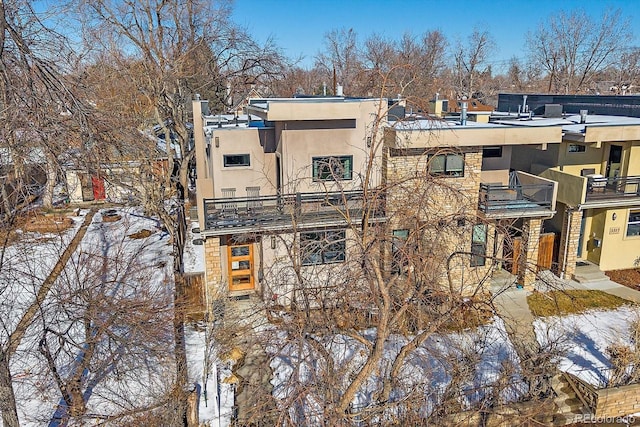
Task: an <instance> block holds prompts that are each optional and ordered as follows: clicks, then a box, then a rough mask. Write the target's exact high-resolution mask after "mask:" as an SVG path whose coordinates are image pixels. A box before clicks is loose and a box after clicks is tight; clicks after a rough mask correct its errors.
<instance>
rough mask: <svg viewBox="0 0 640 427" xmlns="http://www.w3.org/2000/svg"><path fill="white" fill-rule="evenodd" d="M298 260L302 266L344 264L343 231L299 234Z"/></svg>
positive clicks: (344, 238)
mask: <svg viewBox="0 0 640 427" xmlns="http://www.w3.org/2000/svg"><path fill="white" fill-rule="evenodd" d="M300 260H301V263H302V265H303V266H310V265H321V264H337V263H342V262H345V260H346V233H345V230H319V231H305V232H301V233H300Z"/></svg>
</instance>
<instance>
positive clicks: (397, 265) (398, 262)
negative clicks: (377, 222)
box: [391, 229, 409, 274]
mask: <svg viewBox="0 0 640 427" xmlns="http://www.w3.org/2000/svg"><path fill="white" fill-rule="evenodd" d="M408 239H409V230H406V229H402V230H393V240H392V241H391V256H392V259H391V272H392V273H395V274H398V273H404V272H405V271H406V269H407V266H408V265H409V258H408V253H407V252H408V249H409V248H408V247H407V240H408Z"/></svg>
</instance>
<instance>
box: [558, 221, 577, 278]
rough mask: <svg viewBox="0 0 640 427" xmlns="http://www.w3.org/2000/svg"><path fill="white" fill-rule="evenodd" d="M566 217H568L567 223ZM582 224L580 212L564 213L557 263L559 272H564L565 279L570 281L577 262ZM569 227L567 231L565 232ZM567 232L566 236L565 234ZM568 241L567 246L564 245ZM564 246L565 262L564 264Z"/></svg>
mask: <svg viewBox="0 0 640 427" xmlns="http://www.w3.org/2000/svg"><path fill="white" fill-rule="evenodd" d="M566 215H569V221H567V217H566ZM581 222H582V211H566V212H565V216H564V219H563V221H562V234H561V235H560V236H561V237H560V250H559V255H558V262H559V263H560V271H561V272H564V274H565V275H564V277H565V278H566V279H571V278H572V277H573V275H574V274H575V272H576V262H577V260H578V245H579V244H580V225H581ZM567 225H569V230H567ZM567 231H568V234H567ZM567 239H568V244H567V243H565V242H566V241H567ZM565 246H566V251H567V252H566V254H567V255H566V262H565Z"/></svg>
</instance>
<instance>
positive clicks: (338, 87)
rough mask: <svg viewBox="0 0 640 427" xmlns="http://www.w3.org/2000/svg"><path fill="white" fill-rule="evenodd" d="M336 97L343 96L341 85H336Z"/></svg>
mask: <svg viewBox="0 0 640 427" xmlns="http://www.w3.org/2000/svg"><path fill="white" fill-rule="evenodd" d="M336 95H337V96H344V95H343V94H342V85H338V86H336Z"/></svg>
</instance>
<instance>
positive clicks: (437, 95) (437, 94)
mask: <svg viewBox="0 0 640 427" xmlns="http://www.w3.org/2000/svg"><path fill="white" fill-rule="evenodd" d="M439 96H440V94H439V93H438V92H436V98H435V100H436V101H437V100H438V97H439Z"/></svg>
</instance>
